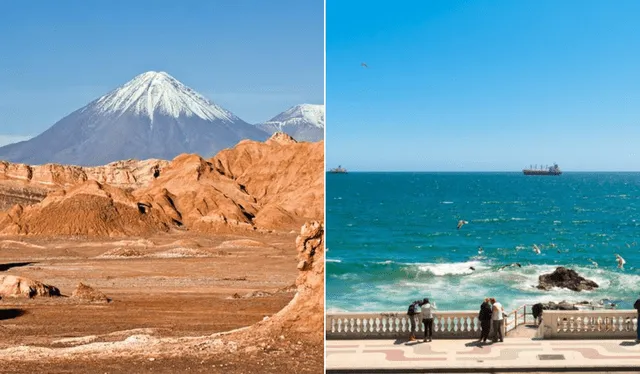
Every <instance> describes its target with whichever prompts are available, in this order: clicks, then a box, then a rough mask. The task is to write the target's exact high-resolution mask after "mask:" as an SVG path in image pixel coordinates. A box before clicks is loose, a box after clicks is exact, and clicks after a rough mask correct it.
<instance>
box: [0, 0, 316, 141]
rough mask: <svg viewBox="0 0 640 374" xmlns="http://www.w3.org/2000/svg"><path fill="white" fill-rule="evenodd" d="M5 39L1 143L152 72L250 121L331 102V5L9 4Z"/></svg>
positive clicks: (3, 8)
mask: <svg viewBox="0 0 640 374" xmlns="http://www.w3.org/2000/svg"><path fill="white" fill-rule="evenodd" d="M0 35H1V36H0V129H1V130H0V142H6V140H7V136H14V137H18V138H19V137H21V136H29V135H32V136H33V135H37V134H39V133H40V132H42V131H44V130H46V129H47V128H49V127H50V126H51V125H53V124H54V123H55V122H56V121H58V120H60V119H61V118H62V117H64V116H65V115H67V114H69V113H71V112H73V111H74V110H76V109H79V108H81V107H82V106H84V105H86V104H87V103H89V102H90V101H92V100H94V99H96V98H98V97H100V96H102V95H103V94H105V93H107V92H108V91H110V90H112V89H114V88H116V87H118V86H120V85H121V84H124V83H125V82H126V81H128V80H130V79H131V78H133V77H134V76H136V75H138V74H141V73H143V72H145V71H149V70H156V71H166V72H168V73H169V74H171V75H172V76H174V77H175V78H176V79H178V80H180V81H181V82H183V83H184V84H186V85H187V86H190V87H191V88H193V89H194V90H196V91H198V92H200V93H201V94H203V95H204V96H206V97H207V98H209V99H211V100H213V101H214V102H216V103H217V104H219V105H222V106H223V107H226V108H227V109H229V110H231V111H232V112H234V113H235V114H236V115H238V116H239V117H240V118H242V119H244V120H245V121H247V122H250V123H256V122H261V121H265V120H268V119H270V118H271V117H273V116H275V115H277V114H278V113H280V112H282V111H284V110H286V109H288V107H290V106H293V105H296V104H300V103H312V104H322V103H323V101H324V2H323V0H304V1H300V0H273V1H263V0H233V1H232V0H204V1H163V0H154V1H150V0H144V1H141V0H136V1H124V0H120V1H106V0H92V1H84V0H83V1H78V0H67V1H38V2H30V1H27V2H23V1H3V2H0ZM9 138H10V139H13V138H11V137H9Z"/></svg>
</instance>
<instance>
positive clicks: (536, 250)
mask: <svg viewBox="0 0 640 374" xmlns="http://www.w3.org/2000/svg"><path fill="white" fill-rule="evenodd" d="M533 251H534V252H535V253H536V254H537V255H539V254H540V248H538V246H537V245H535V244H534V245H533Z"/></svg>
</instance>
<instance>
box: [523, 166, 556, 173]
mask: <svg viewBox="0 0 640 374" xmlns="http://www.w3.org/2000/svg"><path fill="white" fill-rule="evenodd" d="M522 172H523V173H524V175H560V174H562V171H561V170H560V168H559V167H558V164H553V166H545V167H544V168H543V167H542V165H541V166H540V168H538V165H536V166H535V167H534V166H533V165H532V166H530V167H529V169H524V170H522Z"/></svg>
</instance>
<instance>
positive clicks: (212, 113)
mask: <svg viewBox="0 0 640 374" xmlns="http://www.w3.org/2000/svg"><path fill="white" fill-rule="evenodd" d="M96 107H97V109H98V111H100V112H101V113H124V112H126V111H128V110H131V111H132V112H133V113H135V114H137V115H147V116H149V118H151V120H152V121H153V114H154V112H156V111H158V112H159V113H161V114H164V115H167V116H171V117H174V118H178V117H180V116H181V115H184V116H186V117H192V116H196V117H199V118H201V119H204V120H210V121H215V120H217V119H219V120H223V121H229V122H233V121H237V120H238V117H236V116H234V115H233V113H231V112H229V111H227V110H225V109H223V108H221V107H219V106H217V105H216V104H214V103H212V102H210V101H209V100H207V99H206V98H204V97H203V96H201V95H200V94H198V93H197V92H195V91H194V90H192V89H191V88H189V87H187V86H185V85H184V84H182V83H180V82H179V81H178V80H176V79H175V78H174V77H172V76H170V75H169V74H167V73H165V72H155V71H148V72H146V73H143V74H140V75H138V76H137V77H135V78H133V79H132V80H130V81H129V82H127V83H126V84H125V85H124V86H122V87H120V88H118V89H116V90H114V91H112V92H110V93H109V94H107V95H104V96H102V97H101V98H99V99H98V101H97V102H96Z"/></svg>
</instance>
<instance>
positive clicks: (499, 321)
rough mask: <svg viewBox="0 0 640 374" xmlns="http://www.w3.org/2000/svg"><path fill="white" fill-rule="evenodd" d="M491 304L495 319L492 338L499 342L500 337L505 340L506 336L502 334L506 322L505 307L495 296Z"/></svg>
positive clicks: (492, 318) (493, 319) (493, 318)
mask: <svg viewBox="0 0 640 374" xmlns="http://www.w3.org/2000/svg"><path fill="white" fill-rule="evenodd" d="M490 301H491V305H492V307H491V308H492V311H493V314H492V315H491V320H492V321H493V338H492V339H491V340H492V341H494V342H497V341H498V339H499V340H500V341H501V342H503V341H504V337H503V336H502V325H503V324H504V308H503V307H502V304H500V303H499V302H497V301H496V299H495V298H493V297H492V298H491V299H490Z"/></svg>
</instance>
